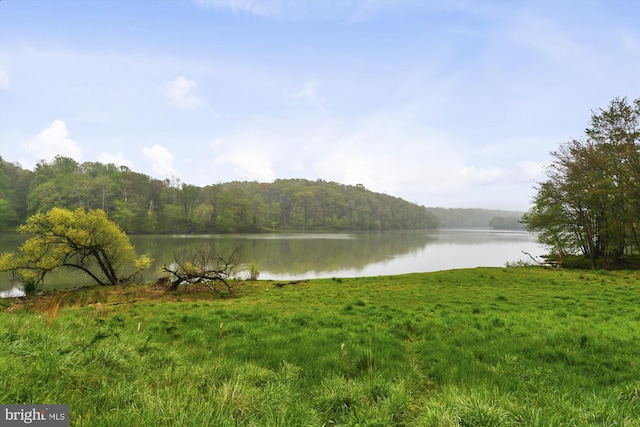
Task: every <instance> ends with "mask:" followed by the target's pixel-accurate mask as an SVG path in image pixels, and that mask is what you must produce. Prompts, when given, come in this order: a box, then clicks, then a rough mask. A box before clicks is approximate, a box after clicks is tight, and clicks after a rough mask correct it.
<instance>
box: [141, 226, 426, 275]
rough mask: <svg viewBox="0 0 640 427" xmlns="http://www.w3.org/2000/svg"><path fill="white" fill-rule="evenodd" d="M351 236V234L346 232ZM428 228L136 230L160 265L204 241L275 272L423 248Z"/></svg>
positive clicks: (356, 264) (338, 265) (349, 263)
mask: <svg viewBox="0 0 640 427" xmlns="http://www.w3.org/2000/svg"><path fill="white" fill-rule="evenodd" d="M345 237H348V238H345ZM432 240H433V237H430V236H429V235H428V234H426V233H425V232H424V231H415V232H410V231H402V232H398V231H395V232H386V231H378V232H363V233H355V234H349V235H315V234H314V235H307V236H303V235H276V236H271V235H269V236H219V235H218V236H185V237H177V236H133V237H132V242H133V243H134V245H135V247H136V250H137V251H138V253H145V252H146V253H149V254H150V255H151V257H152V258H154V260H155V263H156V265H160V264H162V263H165V262H171V260H173V258H174V254H178V253H181V252H183V251H185V250H194V249H199V248H202V247H203V246H204V247H206V248H208V249H209V250H211V251H214V252H216V253H228V252H231V251H233V250H234V248H236V247H239V248H240V249H241V250H242V255H243V258H244V260H245V261H246V262H255V263H256V264H257V265H258V268H259V269H260V270H263V271H269V272H271V273H274V274H300V273H305V272H308V271H334V270H341V269H359V268H363V267H365V266H367V265H369V264H372V263H376V262H380V261H384V260H385V259H387V258H389V257H394V256H398V255H404V254H407V253H411V252H415V251H417V250H420V249H421V248H423V247H424V246H425V245H426V244H427V243H428V242H429V241H432Z"/></svg>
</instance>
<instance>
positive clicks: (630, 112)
mask: <svg viewBox="0 0 640 427" xmlns="http://www.w3.org/2000/svg"><path fill="white" fill-rule="evenodd" d="M551 155H552V157H553V161H552V162H551V164H550V165H549V167H548V169H547V176H548V179H547V180H546V181H544V182H542V183H540V185H539V187H538V193H537V195H536V197H535V199H534V206H533V208H532V209H531V210H530V211H529V212H528V213H527V214H526V215H525V216H524V219H523V222H524V223H525V224H526V225H527V227H528V229H529V230H530V231H533V232H536V233H538V236H539V240H540V242H541V243H543V244H545V245H547V246H549V247H550V248H551V249H552V251H553V252H554V253H557V254H558V255H559V256H560V258H561V260H562V258H563V257H564V256H565V255H569V254H576V253H582V254H583V255H584V256H585V257H587V258H588V259H589V260H590V262H591V267H592V268H595V267H596V265H597V263H598V260H602V263H603V266H604V268H610V267H611V266H612V265H613V264H616V263H620V261H621V260H622V258H623V257H625V256H627V255H631V254H634V253H637V252H638V251H639V250H640V228H639V227H640V223H639V222H638V218H640V98H638V99H636V100H635V101H633V102H632V103H631V104H630V103H629V102H628V101H627V99H626V98H622V99H620V98H616V99H614V100H613V101H612V102H611V103H610V104H609V107H608V108H607V109H606V110H604V109H599V110H597V111H595V112H593V114H592V116H591V126H590V127H589V128H587V129H586V137H585V139H584V140H572V141H570V142H568V143H566V144H564V145H562V146H561V147H560V148H559V149H558V150H557V151H555V152H553V153H551Z"/></svg>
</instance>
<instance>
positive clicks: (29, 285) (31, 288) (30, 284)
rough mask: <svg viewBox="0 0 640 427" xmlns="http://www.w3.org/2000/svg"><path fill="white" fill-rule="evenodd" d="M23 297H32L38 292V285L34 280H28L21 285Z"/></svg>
mask: <svg viewBox="0 0 640 427" xmlns="http://www.w3.org/2000/svg"><path fill="white" fill-rule="evenodd" d="M22 289H23V290H24V293H25V295H33V294H35V293H36V290H38V284H37V282H36V281H35V279H30V280H27V281H25V282H24V284H23V285H22Z"/></svg>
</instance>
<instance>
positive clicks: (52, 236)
mask: <svg viewBox="0 0 640 427" xmlns="http://www.w3.org/2000/svg"><path fill="white" fill-rule="evenodd" d="M18 231H20V232H21V233H23V234H28V235H30V237H29V238H28V239H27V240H26V241H25V242H24V243H23V244H22V245H21V246H20V247H19V248H18V250H17V251H16V252H15V253H13V254H11V253H6V254H3V255H2V257H0V271H15V272H17V273H18V274H19V275H20V276H21V277H22V278H23V279H24V280H25V281H27V282H28V281H31V280H33V281H35V282H36V283H38V284H39V283H41V282H42V280H43V279H44V276H45V275H46V274H47V273H48V272H49V271H52V270H54V269H57V268H61V267H67V268H75V269H80V270H82V271H84V272H85V273H86V274H87V275H88V276H90V277H91V278H92V279H93V280H95V281H96V282H97V283H99V284H105V281H106V282H107V283H111V284H118V283H121V282H123V281H127V280H128V278H129V277H131V276H132V275H133V274H135V273H136V272H138V271H140V270H141V269H144V268H148V267H149V265H150V264H151V260H150V259H149V258H148V257H146V256H143V257H140V258H138V259H136V256H135V250H134V248H133V246H131V244H130V243H129V238H128V237H127V235H126V234H125V233H124V232H123V231H122V230H120V228H119V227H118V226H117V225H116V224H115V223H114V222H112V221H110V220H108V219H107V216H106V214H105V213H104V211H102V210H91V211H85V210H84V209H82V208H78V209H76V210H74V211H70V210H66V209H59V208H53V209H51V210H50V211H48V212H46V213H40V212H38V213H36V214H35V215H32V216H31V217H29V218H28V219H27V222H26V223H25V224H24V225H21V226H20V227H19V228H18ZM127 270H129V273H130V276H126V275H124V274H123V272H125V271H127Z"/></svg>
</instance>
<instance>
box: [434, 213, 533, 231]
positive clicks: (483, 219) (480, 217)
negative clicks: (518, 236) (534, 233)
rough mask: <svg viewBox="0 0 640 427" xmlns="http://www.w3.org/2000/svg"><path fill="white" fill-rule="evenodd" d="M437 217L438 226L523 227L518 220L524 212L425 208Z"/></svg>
mask: <svg viewBox="0 0 640 427" xmlns="http://www.w3.org/2000/svg"><path fill="white" fill-rule="evenodd" d="M427 209H428V210H429V211H430V212H432V213H433V214H434V215H435V216H436V217H437V218H438V222H439V225H440V227H493V228H497V229H523V228H524V226H523V225H522V224H520V223H519V222H518V221H519V220H520V218H522V215H524V212H518V211H505V210H492V209H448V208H427Z"/></svg>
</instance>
